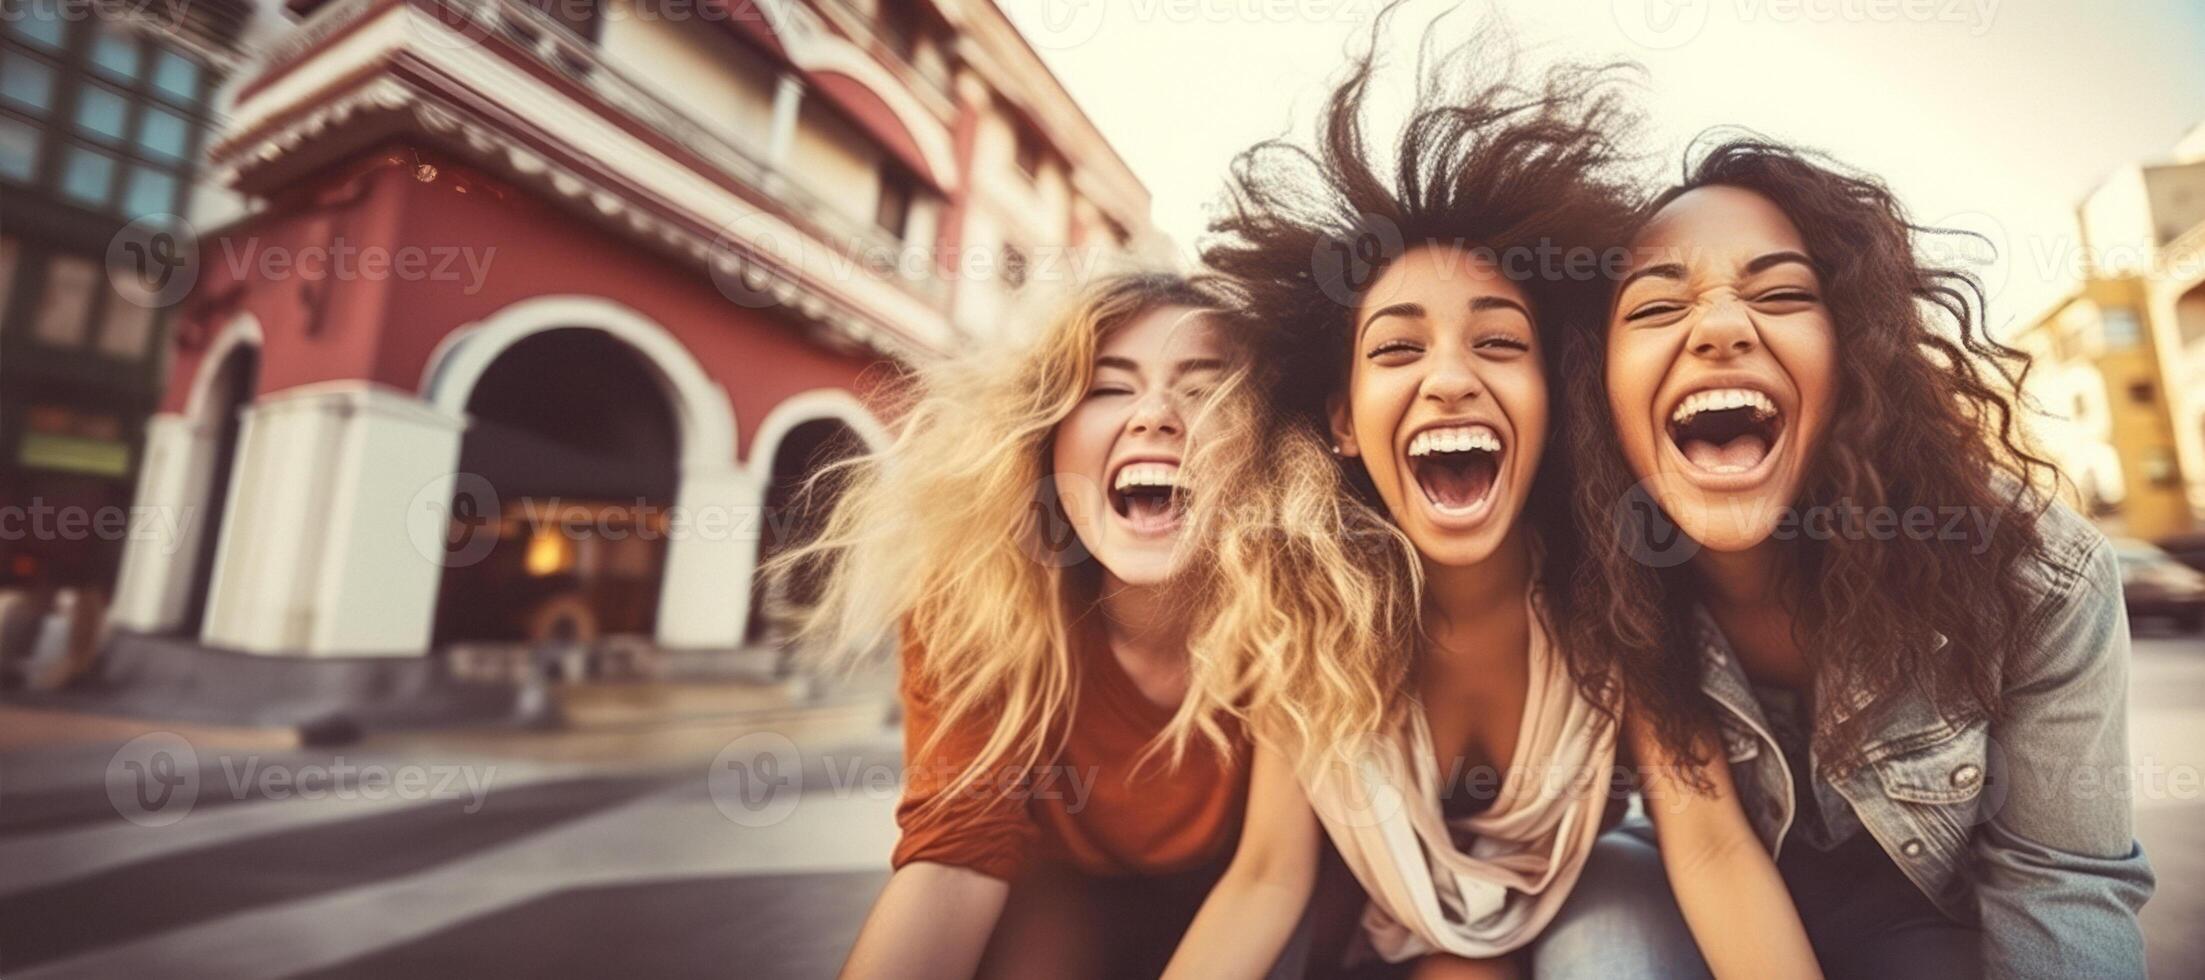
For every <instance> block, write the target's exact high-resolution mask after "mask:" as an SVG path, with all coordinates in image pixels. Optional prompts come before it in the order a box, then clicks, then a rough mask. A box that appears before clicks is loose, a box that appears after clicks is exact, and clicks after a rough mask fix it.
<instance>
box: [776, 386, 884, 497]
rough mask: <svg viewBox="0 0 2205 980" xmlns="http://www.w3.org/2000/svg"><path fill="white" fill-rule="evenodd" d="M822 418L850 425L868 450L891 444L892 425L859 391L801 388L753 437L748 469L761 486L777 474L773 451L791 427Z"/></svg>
mask: <svg viewBox="0 0 2205 980" xmlns="http://www.w3.org/2000/svg"><path fill="white" fill-rule="evenodd" d="M821 419H833V420H835V421H838V422H841V423H842V424H844V425H847V426H849V427H850V431H852V432H854V433H856V434H857V437H858V440H859V441H860V442H863V443H865V448H866V449H868V450H871V451H874V452H878V451H880V450H882V449H885V448H887V447H888V428H887V427H886V426H884V425H882V424H881V423H880V420H879V419H876V418H874V417H873V413H872V412H871V411H869V410H867V409H866V407H865V403H864V402H861V401H858V399H857V396H856V395H853V394H850V393H849V392H848V391H845V390H843V389H841V388H813V389H811V390H810V391H800V392H797V393H796V394H794V395H790V396H789V397H787V398H785V399H782V400H781V404H779V405H775V406H773V411H771V412H768V413H766V418H765V421H762V422H760V423H758V431H757V432H756V433H754V434H753V435H752V436H751V437H750V457H749V464H748V466H747V469H748V470H749V471H750V474H751V477H752V478H753V479H755V480H756V481H757V482H758V485H759V486H760V487H763V486H765V484H766V483H767V481H769V480H771V479H772V478H773V454H774V453H776V452H779V451H780V449H781V440H782V439H783V438H785V437H786V436H787V435H788V434H789V431H790V430H792V429H794V428H796V427H797V426H799V425H803V424H804V423H806V422H816V421H819V420H821Z"/></svg>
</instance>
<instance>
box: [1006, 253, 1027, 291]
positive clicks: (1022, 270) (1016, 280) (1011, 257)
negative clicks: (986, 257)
mask: <svg viewBox="0 0 2205 980" xmlns="http://www.w3.org/2000/svg"><path fill="white" fill-rule="evenodd" d="M1026 266H1027V262H1026V250H1025V249H1022V248H1019V247H1018V246H1016V245H1005V246H1003V282H1004V284H1005V285H1007V286H1009V287H1011V288H1012V289H1022V288H1025V285H1026V274H1027V272H1028V269H1027V267H1026Z"/></svg>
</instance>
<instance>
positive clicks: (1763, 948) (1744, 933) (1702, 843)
mask: <svg viewBox="0 0 2205 980" xmlns="http://www.w3.org/2000/svg"><path fill="white" fill-rule="evenodd" d="M1624 739H1625V744H1626V746H1627V747H1628V748H1629V749H1630V752H1631V755H1632V757H1633V758H1634V759H1636V760H1637V761H1638V767H1639V788H1640V791H1641V792H1642V793H1643V794H1644V796H1645V799H1646V813H1647V816H1648V817H1649V818H1651V819H1652V820H1653V822H1654V836H1655V838H1656V840H1657V841H1658V842H1659V844H1660V846H1661V863H1662V866H1663V867H1664V868H1666V869H1667V870H1668V872H1669V887H1670V889H1671V890H1672V891H1674V892H1676V895H1677V907H1678V908H1679V909H1681V910H1683V912H1684V921H1685V924H1687V925H1689V926H1691V927H1692V938H1693V940H1694V941H1695V942H1697V943H1698V944H1699V947H1700V955H1702V956H1704V957H1706V958H1707V966H1708V969H1709V970H1711V971H1713V972H1714V974H1715V975H1716V976H1717V977H1755V978H1759V977H1820V976H1821V975H1822V968H1821V967H1820V966H1819V965H1817V964H1816V962H1815V954H1814V947H1813V946H1811V945H1809V944H1808V942H1807V930H1806V929H1805V928H1804V927H1802V926H1801V925H1800V924H1799V912H1798V910H1797V909H1795V908H1793V907H1792V896H1791V892H1789V891H1787V890H1786V889H1785V888H1784V879H1783V878H1782V877H1780V876H1779V875H1778V874H1777V873H1776V862H1774V861H1772V860H1770V859H1769V855H1768V852H1767V851H1766V850H1763V849H1762V846H1761V839H1760V838H1759V837H1757V836H1755V835H1754V832H1753V825H1752V824H1750V823H1748V822H1747V821H1746V814H1745V810H1744V809H1742V808H1741V807H1740V806H1739V805H1738V794H1737V789H1736V787H1735V786H1734V785H1733V784H1732V783H1731V779H1730V762H1729V760H1728V759H1727V758H1725V757H1724V755H1723V750H1722V746H1721V744H1720V743H1718V742H1716V741H1715V739H1713V738H1712V737H1710V738H1708V739H1707V744H1706V746H1705V747H1704V750H1703V752H1702V753H1701V755H1702V757H1703V758H1706V759H1707V760H1708V762H1707V765H1706V766H1705V767H1704V769H1703V772H1704V774H1705V775H1706V777H1707V779H1708V782H1710V783H1711V784H1713V792H1712V793H1706V794H1703V793H1700V792H1698V791H1696V790H1695V789H1694V788H1693V787H1692V785H1691V782H1690V780H1688V779H1686V778H1684V776H1683V774H1682V773H1681V772H1680V771H1679V769H1678V768H1677V767H1676V765H1675V763H1674V759H1673V757H1671V756H1670V754H1669V752H1668V751H1667V750H1666V749H1665V748H1663V746H1662V744H1661V740H1660V739H1659V738H1658V737H1656V736H1655V734H1654V731H1653V729H1652V726H1651V725H1648V724H1646V723H1645V718H1644V716H1643V715H1638V714H1634V713H1632V712H1628V711H1626V712H1625V714H1624Z"/></svg>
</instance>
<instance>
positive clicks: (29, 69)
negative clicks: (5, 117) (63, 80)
mask: <svg viewBox="0 0 2205 980" xmlns="http://www.w3.org/2000/svg"><path fill="white" fill-rule="evenodd" d="M0 95H4V96H6V97H7V100H8V101H9V102H13V103H15V104H16V105H19V106H22V107H24V108H26V109H30V110H32V111H33V112H39V113H43V112H45V111H46V110H48V109H51V108H53V106H54V70H53V69H51V68H48V67H46V66H45V65H42V64H39V63H38V62H37V61H36V60H33V59H32V58H30V57H27V56H25V55H20V54H16V53H15V52H12V51H11V52H8V53H7V54H5V55H0Z"/></svg>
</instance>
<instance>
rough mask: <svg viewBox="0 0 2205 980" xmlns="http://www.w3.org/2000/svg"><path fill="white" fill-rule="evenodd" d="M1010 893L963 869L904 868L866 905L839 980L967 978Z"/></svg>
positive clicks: (925, 864) (995, 881)
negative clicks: (870, 905)
mask: <svg viewBox="0 0 2205 980" xmlns="http://www.w3.org/2000/svg"><path fill="white" fill-rule="evenodd" d="M1010 888H1011V886H1010V885H1009V884H1008V883H1006V882H1004V881H1003V880H1001V879H999V878H991V877H989V876H987V875H984V874H981V873H980V872H978V871H974V870H972V869H970V868H959V867H953V866H951V865H947V864H935V863H933V862H930V861H918V862H914V863H911V864H907V865H904V866H903V867H902V868H901V869H898V870H897V871H896V873H895V874H893V875H890V876H889V878H888V887H886V888H883V889H881V893H880V898H878V899H876V900H874V902H873V911H872V912H871V914H869V915H867V916H866V917H865V927H864V928H863V929H860V930H859V931H858V938H857V945H856V946H854V947H852V948H851V950H850V959H849V960H848V961H847V962H845V963H843V964H842V977H843V980H869V978H873V977H895V978H899V980H901V978H905V977H911V978H920V980H933V978H941V980H968V978H970V977H971V976H972V975H973V972H974V971H976V970H978V969H979V968H980V956H981V954H982V953H985V952H987V948H988V937H989V935H990V934H992V933H993V932H994V931H995V920H996V919H997V918H999V917H1001V916H1002V914H1003V897H1004V896H1005V895H1007V894H1009V892H1010Z"/></svg>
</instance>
